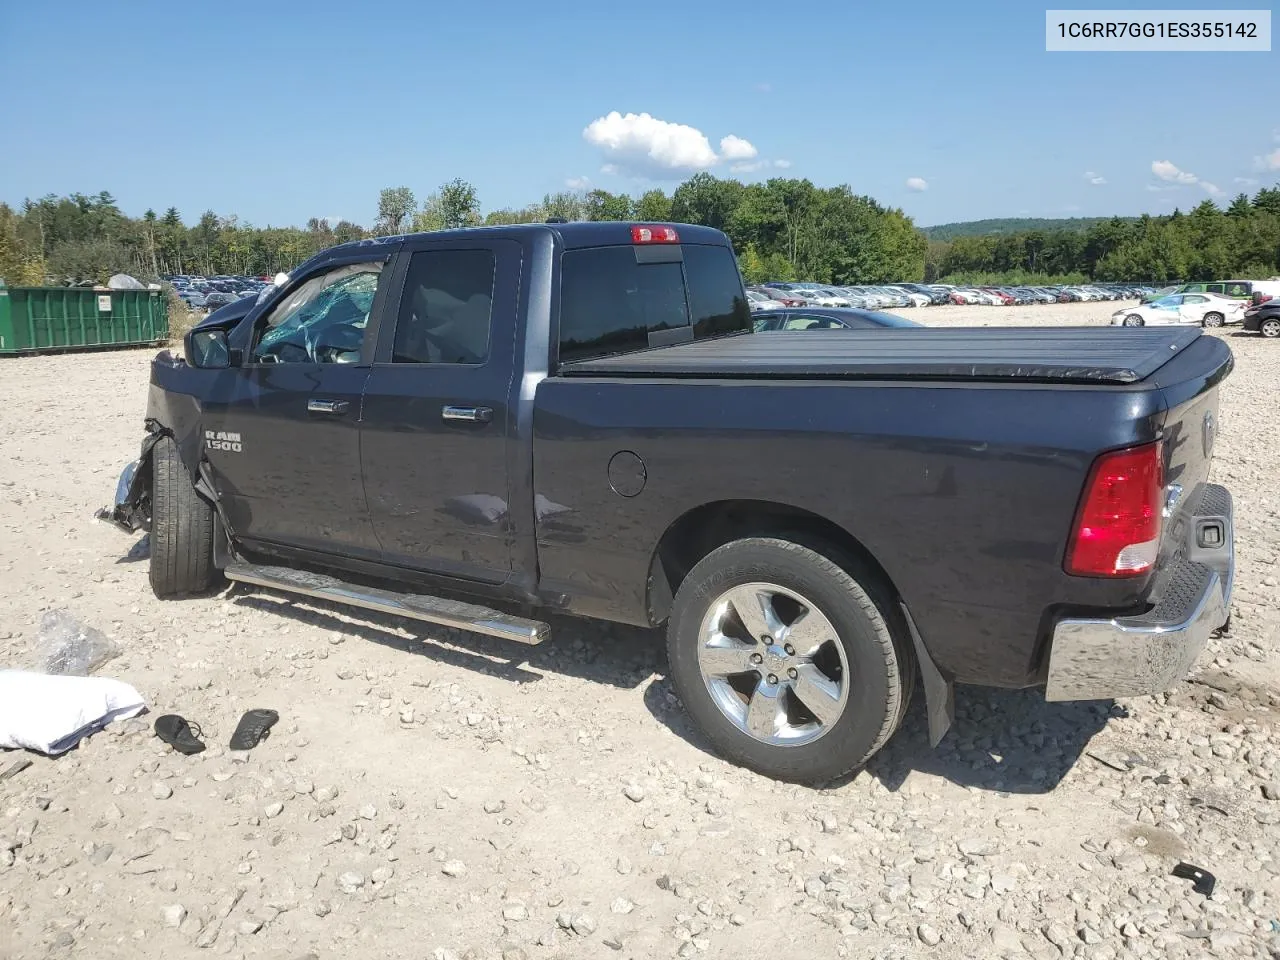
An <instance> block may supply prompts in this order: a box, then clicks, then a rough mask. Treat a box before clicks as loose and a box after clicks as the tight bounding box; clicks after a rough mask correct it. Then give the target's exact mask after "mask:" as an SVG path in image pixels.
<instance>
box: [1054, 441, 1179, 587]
mask: <svg viewBox="0 0 1280 960" xmlns="http://www.w3.org/2000/svg"><path fill="white" fill-rule="evenodd" d="M1163 488H1164V451H1163V448H1162V446H1161V444H1160V443H1159V441H1157V442H1156V443H1148V444H1145V445H1143V446H1141V447H1130V448H1129V449H1127V450H1116V451H1115V452H1113V453H1105V454H1103V455H1102V456H1101V457H1099V458H1098V459H1097V460H1096V461H1095V462H1094V464H1093V469H1092V470H1090V471H1089V481H1088V483H1087V484H1086V485H1085V490H1084V500H1083V502H1082V503H1081V504H1080V510H1079V512H1078V513H1077V515H1076V524H1075V529H1074V530H1073V531H1072V536H1071V544H1070V545H1069V546H1068V548H1067V563H1066V569H1067V573H1070V574H1072V575H1073V576H1077V577H1136V576H1139V575H1141V574H1144V573H1147V572H1148V571H1150V570H1151V568H1152V567H1154V566H1155V562H1156V555H1157V553H1158V552H1159V549H1160V522H1161V496H1162V491H1163Z"/></svg>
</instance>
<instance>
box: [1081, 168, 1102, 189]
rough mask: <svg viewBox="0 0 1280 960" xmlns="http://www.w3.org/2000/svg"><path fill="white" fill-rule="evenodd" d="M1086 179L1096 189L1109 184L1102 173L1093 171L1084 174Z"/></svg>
mask: <svg viewBox="0 0 1280 960" xmlns="http://www.w3.org/2000/svg"><path fill="white" fill-rule="evenodd" d="M1084 178H1085V179H1086V180H1088V181H1089V182H1090V183H1091V184H1093V185H1094V186H1095V187H1100V186H1102V185H1103V184H1104V183H1106V182H1107V178H1106V177H1104V176H1103V175H1102V174H1100V173H1094V172H1093V171H1092V170H1086V171H1085V174H1084Z"/></svg>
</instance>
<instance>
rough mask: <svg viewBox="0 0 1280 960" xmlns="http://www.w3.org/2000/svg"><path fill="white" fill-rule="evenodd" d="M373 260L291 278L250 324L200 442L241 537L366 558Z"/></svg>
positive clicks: (376, 266)
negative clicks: (365, 439) (366, 404)
mask: <svg viewBox="0 0 1280 960" xmlns="http://www.w3.org/2000/svg"><path fill="white" fill-rule="evenodd" d="M383 268H384V264H383V263H382V262H381V261H380V260H379V261H370V262H358V263H348V264H344V265H341V266H336V267H330V268H327V269H323V270H321V271H320V272H318V273H316V274H313V275H311V276H310V277H307V278H302V279H301V282H300V283H299V284H297V285H296V286H295V287H294V288H293V290H292V291H291V292H289V293H288V295H286V296H285V297H284V298H283V299H282V300H281V301H280V302H279V303H278V304H276V306H275V307H273V308H272V309H271V310H270V312H269V313H267V314H266V315H265V316H264V317H263V318H262V319H261V320H260V321H259V323H258V324H257V329H256V330H255V333H254V338H253V342H252V346H251V347H250V348H249V350H248V351H247V352H246V355H245V359H244V362H243V364H242V365H241V366H240V368H239V369H238V370H237V371H236V374H237V379H236V383H235V386H234V388H233V389H232V390H231V391H230V393H229V395H228V397H227V398H226V400H225V402H221V403H206V404H205V410H204V417H203V426H204V430H205V438H204V446H205V452H206V456H207V457H208V459H209V463H210V466H211V467H212V468H213V474H214V480H215V484H216V485H217V487H218V492H219V496H220V498H221V500H222V502H223V504H224V507H225V509H226V511H227V519H228V522H229V523H230V525H231V528H232V531H233V532H234V533H235V535H236V536H237V537H239V538H241V539H245V540H249V541H257V542H261V543H267V544H276V545H283V546H293V547H301V548H304V549H309V550H318V551H322V552H334V551H342V552H348V553H351V554H353V555H357V556H359V555H364V556H366V557H370V558H372V557H376V556H377V553H378V547H377V543H376V541H375V540H374V537H373V531H372V529H371V527H370V524H369V511H368V506H367V504H366V503H365V499H364V491H363V489H362V487H361V477H360V434H359V430H360V424H359V419H360V402H361V395H362V393H363V390H364V385H365V381H366V380H367V379H368V377H369V369H370V365H369V356H370V353H371V349H372V344H368V345H366V343H365V340H366V330H367V328H368V326H369V317H370V315H371V314H372V313H373V312H374V311H376V310H379V309H380V308H381V300H382V297H379V296H378V291H379V289H380V287H381V286H383V284H382V283H381V280H382V276H383Z"/></svg>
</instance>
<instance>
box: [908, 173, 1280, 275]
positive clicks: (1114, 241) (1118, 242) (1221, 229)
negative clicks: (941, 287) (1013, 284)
mask: <svg viewBox="0 0 1280 960" xmlns="http://www.w3.org/2000/svg"><path fill="white" fill-rule="evenodd" d="M1278 273H1280V185H1277V186H1275V187H1271V188H1263V189H1261V190H1259V191H1258V192H1257V193H1256V194H1255V195H1254V196H1253V198H1252V199H1250V198H1249V197H1248V196H1247V195H1246V194H1243V193H1241V194H1239V195H1237V196H1236V197H1235V199H1234V200H1232V202H1231V203H1230V205H1229V206H1228V207H1227V208H1226V209H1225V210H1223V209H1222V208H1220V207H1219V206H1218V205H1217V204H1216V203H1214V202H1213V201H1212V200H1204V201H1203V202H1202V203H1200V204H1199V205H1198V206H1196V207H1194V208H1193V209H1192V210H1191V211H1190V212H1187V213H1183V212H1182V211H1180V210H1175V211H1174V212H1173V213H1172V214H1170V215H1168V216H1163V217H1152V216H1143V217H1137V218H1120V217H1113V218H1112V219H1110V220H1107V221H1104V222H1101V223H1095V224H1093V225H1092V226H1090V227H1089V228H1088V229H1086V230H1079V229H1058V230H1027V231H1021V232H1015V233H1008V234H1001V235H999V236H957V237H954V238H953V239H951V240H950V241H949V242H930V244H929V248H928V251H927V254H926V258H925V277H926V279H927V280H929V281H932V280H935V279H953V280H959V281H962V282H974V281H977V280H995V279H996V278H1002V279H1008V280H1014V281H1019V282H1021V281H1029V280H1033V279H1034V278H1036V277H1042V278H1045V277H1047V278H1053V279H1063V280H1068V281H1071V280H1077V281H1079V280H1137V281H1149V282H1153V283H1168V282H1173V281H1181V280H1225V279H1232V278H1239V279H1259V278H1265V277H1270V276H1274V275H1276V274H1278Z"/></svg>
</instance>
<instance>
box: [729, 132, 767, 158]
mask: <svg viewBox="0 0 1280 960" xmlns="http://www.w3.org/2000/svg"><path fill="white" fill-rule="evenodd" d="M759 152H760V151H759V150H757V149H756V148H755V145H754V144H752V143H751V141H750V140H743V139H742V138H741V137H735V136H734V135H733V134H732V133H731V134H729V135H728V136H727V137H722V138H721V139H720V156H721V157H722V158H724V159H725V160H754V159H755V157H756V155H757V154H758V153H759Z"/></svg>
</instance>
